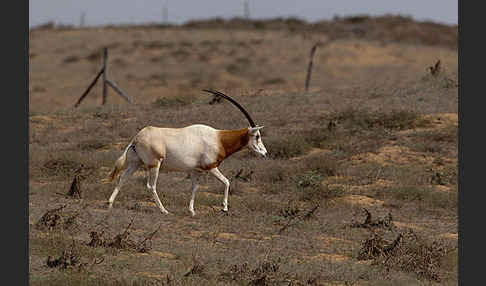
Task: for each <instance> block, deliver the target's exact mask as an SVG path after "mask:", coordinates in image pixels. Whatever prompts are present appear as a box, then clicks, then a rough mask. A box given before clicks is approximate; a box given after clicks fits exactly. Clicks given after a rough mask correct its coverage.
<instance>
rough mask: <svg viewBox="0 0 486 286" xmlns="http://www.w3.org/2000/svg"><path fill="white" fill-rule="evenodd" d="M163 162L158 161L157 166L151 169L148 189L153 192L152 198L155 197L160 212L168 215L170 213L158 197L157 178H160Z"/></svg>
mask: <svg viewBox="0 0 486 286" xmlns="http://www.w3.org/2000/svg"><path fill="white" fill-rule="evenodd" d="M161 163H162V162H161V161H160V160H159V161H157V164H156V165H155V166H154V167H152V168H150V169H149V178H148V182H147V187H148V188H149V190H151V191H152V196H153V197H154V201H155V203H156V204H157V206H158V207H159V209H160V211H161V212H162V213H163V214H168V213H169V212H168V211H167V210H166V209H165V208H164V206H163V205H162V203H161V202H160V199H159V196H158V195H157V178H158V177H159V170H160V165H161Z"/></svg>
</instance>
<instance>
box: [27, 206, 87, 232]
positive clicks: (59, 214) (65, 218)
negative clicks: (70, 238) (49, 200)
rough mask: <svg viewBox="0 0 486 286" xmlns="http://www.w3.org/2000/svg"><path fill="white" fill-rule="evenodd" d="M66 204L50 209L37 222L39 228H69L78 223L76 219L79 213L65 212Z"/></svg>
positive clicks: (36, 225)
mask: <svg viewBox="0 0 486 286" xmlns="http://www.w3.org/2000/svg"><path fill="white" fill-rule="evenodd" d="M65 207H66V205H63V206H60V207H58V208H54V209H50V210H48V211H47V212H45V213H44V215H43V216H42V217H41V218H40V219H39V220H38V221H37V222H36V224H35V227H36V228H37V229H39V230H49V231H51V230H57V229H63V230H69V229H72V228H74V227H76V226H77V225H78V223H77V221H76V219H77V217H78V216H79V213H72V212H63V209H64V208H65Z"/></svg>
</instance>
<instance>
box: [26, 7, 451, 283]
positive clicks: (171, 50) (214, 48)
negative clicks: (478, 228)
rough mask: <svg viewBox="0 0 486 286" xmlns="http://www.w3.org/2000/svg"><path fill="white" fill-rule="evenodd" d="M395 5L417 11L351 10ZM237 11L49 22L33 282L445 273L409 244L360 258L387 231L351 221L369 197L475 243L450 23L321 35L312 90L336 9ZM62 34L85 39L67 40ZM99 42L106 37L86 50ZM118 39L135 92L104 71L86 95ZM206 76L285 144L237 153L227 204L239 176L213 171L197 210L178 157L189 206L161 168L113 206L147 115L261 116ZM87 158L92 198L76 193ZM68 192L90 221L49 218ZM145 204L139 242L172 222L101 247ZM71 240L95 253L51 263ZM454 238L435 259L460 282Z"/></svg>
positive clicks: (37, 128) (39, 63) (36, 156)
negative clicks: (99, 22)
mask: <svg viewBox="0 0 486 286" xmlns="http://www.w3.org/2000/svg"><path fill="white" fill-rule="evenodd" d="M392 20H393V21H392ZM395 20H397V21H398V20H400V19H393V18H392V19H388V20H387V21H391V22H387V21H384V20H383V19H375V20H373V19H371V18H368V17H364V18H359V17H358V18H353V19H339V20H338V22H337V23H338V24H335V25H341V24H342V25H351V26H353V25H357V24H359V23H361V24H363V23H365V24H366V25H384V26H383V27H386V26H387V25H392V22H393V23H395V22H394V21H395ZM221 21H222V22H224V20H221ZM221 21H214V23H213V22H211V21H208V22H207V23H205V25H209V26H210V25H216V24H218V25H219V24H220V22H221ZM383 21H384V22H383ZM400 21H402V22H400ZM400 21H399V22H400V23H402V24H403V23H407V25H414V24H411V23H408V20H407V19H401V20H400ZM403 21H404V22H403ZM339 23H340V24H339ZM230 24H231V25H236V26H238V25H241V27H246V28H244V29H237V30H233V31H232V32H231V33H228V31H225V30H223V29H212V28H208V27H209V26H207V27H206V26H205V27H206V28H201V27H200V25H201V23H188V24H187V25H186V26H185V27H182V28H181V27H179V28H177V27H139V28H137V27H127V28H126V29H119V28H116V27H113V28H106V29H104V30H102V31H98V30H96V29H83V30H69V29H65V30H49V29H47V30H36V31H33V32H32V33H31V41H30V42H31V43H32V44H33V47H32V48H31V51H29V53H30V54H32V55H35V57H34V56H32V57H31V58H30V65H29V68H30V81H29V84H30V86H31V93H30V105H29V107H30V115H29V120H30V128H29V132H30V136H29V139H30V140H29V141H30V143H29V150H30V154H29V176H30V182H29V185H30V189H29V203H30V206H29V222H30V232H29V242H30V243H29V250H30V262H29V270H30V271H29V273H30V284H32V285H66V283H69V284H70V285H242V284H243V285H248V284H249V285H279V284H278V283H284V284H285V283H286V284H290V285H328V284H336V285H339V284H341V285H391V284H393V285H411V284H421V283H422V284H423V283H429V280H432V281H433V280H434V277H435V276H434V277H432V276H430V277H427V276H423V275H420V274H417V273H415V272H414V271H413V269H412V271H410V269H404V268H400V267H395V266H396V265H398V264H399V263H398V262H399V261H398V260H397V261H395V262H397V263H395V266H394V265H391V264H390V265H389V266H390V267H388V268H387V269H388V270H386V269H385V270H386V271H385V270H384V268H383V266H380V265H376V264H372V263H367V262H362V261H359V260H358V259H357V254H358V253H359V250H360V248H361V246H362V242H363V241H364V240H366V239H367V238H369V232H368V230H367V229H364V228H352V227H349V225H350V224H351V222H352V220H353V217H354V216H355V214H356V213H357V212H359V211H360V210H361V209H362V208H363V207H366V208H367V209H369V210H370V211H371V212H373V214H375V213H377V214H379V215H378V216H381V214H386V213H392V215H393V222H394V223H395V226H394V227H396V228H397V229H398V230H400V231H404V230H405V229H404V226H409V227H410V228H413V229H414V231H416V232H417V233H419V234H420V236H421V237H423V238H424V241H425V240H426V241H427V243H422V244H417V245H413V244H410V247H408V246H407V247H408V248H404V249H405V250H406V251H405V252H404V253H405V254H406V255H413V256H414V257H416V258H420V255H421V254H420V253H422V252H421V249H422V248H421V247H422V246H423V245H429V244H428V241H429V240H428V239H430V238H435V237H437V236H439V235H445V237H449V238H447V239H449V243H450V244H447V250H448V251H449V248H451V249H453V246H454V244H456V243H457V239H454V238H453V237H454V236H453V235H454V234H457V211H456V210H457V192H458V189H457V117H455V118H454V117H451V116H445V115H443V114H451V113H452V114H453V113H457V86H456V85H455V84H454V83H455V82H457V80H456V79H457V52H456V51H454V50H453V49H452V50H451V49H450V48H444V47H442V46H440V45H441V43H448V40H447V37H446V36H440V37H439V36H436V37H435V38H433V39H430V40H427V41H431V42H429V43H428V44H427V45H422V44H420V43H419V42H418V43H417V42H416V43H415V44H410V39H411V38H410V34H407V35H405V34H404V35H392V34H388V33H387V34H385V35H384V37H385V38H384V39H383V43H379V42H376V41H373V40H376V37H377V34H375V32H370V33H371V34H368V35H364V36H363V37H364V38H363V37H362V38H361V39H356V38H352V37H349V38H348V36H350V35H349V34H346V35H347V36H346V39H337V40H336V41H334V42H332V43H330V44H329V45H328V46H326V47H325V48H322V49H321V48H319V49H318V50H317V53H316V57H315V59H314V65H315V66H314V70H313V79H312V81H311V88H310V90H309V93H306V94H304V92H303V82H304V77H305V67H306V63H307V57H308V49H303V48H302V47H303V43H304V45H306V44H307V45H308V48H309V49H310V47H311V46H312V45H313V43H314V42H315V39H317V38H320V37H321V36H325V35H330V34H326V32H325V31H329V30H328V29H327V28H326V27H327V26H326V25H327V24H326V23H321V25H320V26H319V25H317V26H316V27H315V30H308V31H306V34H305V35H304V34H303V31H302V30H301V28H302V24H303V23H301V22H300V21H298V19H295V20H288V21H284V20H279V21H274V22H265V21H255V22H253V23H252V24H251V28H248V27H247V25H248V23H246V22H245V21H243V22H238V21H236V22H231V23H230ZM395 24H396V23H395ZM395 24H393V25H392V27H396V26H394V25H395ZM427 25H428V24H427ZM277 26H278V27H280V28H278V29H274V28H276V27H277ZM282 27H286V28H285V29H282ZM342 27H344V26H342ZM374 27H375V26H374ZM407 27H409V28H410V27H411V26H407ZM388 28H390V27H388ZM388 28H387V29H388ZM429 28H430V27H429ZM435 28H437V29H438V28H439V27H434V29H435ZM321 29H323V30H321ZM375 29H376V27H375ZM382 29H385V28H382ZM407 29H408V28H407ZM374 31H377V30H374ZM406 31H408V32H407V33H411V32H410V30H406ZM74 35H75V37H74ZM120 39H124V40H123V41H121V40H120ZM157 39H165V40H163V41H162V40H157ZM420 39H422V38H420ZM60 41H62V42H63V43H69V46H70V48H69V49H67V48H58V49H57V50H56V49H54V50H52V49H51V47H54V46H55V47H58V46H59V43H60ZM86 41H89V42H92V43H96V45H98V47H90V48H89V49H85V44H83V43H85V42H86ZM397 41H398V42H397ZM421 41H425V39H422V40H421ZM107 45H109V46H110V51H112V52H111V53H110V59H113V69H111V70H110V76H111V77H112V78H113V80H114V81H116V82H117V83H118V84H119V85H121V87H122V88H123V89H124V90H125V91H126V92H127V93H128V94H129V95H130V96H131V97H133V98H134V100H135V103H134V104H132V105H128V104H126V103H125V102H124V101H122V99H121V98H118V97H117V96H116V95H115V94H114V93H113V94H112V93H111V92H110V95H109V98H108V104H107V105H105V106H99V104H100V101H101V98H100V93H101V92H100V90H101V89H99V90H98V89H97V88H94V89H93V90H92V91H91V93H92V94H90V95H89V96H88V97H87V98H86V100H85V101H84V102H83V103H82V105H81V106H80V107H79V108H77V109H72V104H73V103H74V101H75V100H76V99H77V98H78V96H79V95H80V92H81V91H82V90H84V88H86V85H87V84H88V83H89V80H90V77H91V76H92V74H93V73H95V72H96V71H97V70H98V69H99V66H100V61H101V58H100V56H101V52H100V51H101V47H102V46H107ZM431 45H432V46H431ZM434 45H436V46H434ZM437 45H438V46H437ZM447 45H449V44H447ZM376 55H381V56H380V57H379V58H377V57H376ZM437 57H440V58H441V65H442V66H441V67H442V68H441V71H440V73H439V74H438V76H431V75H430V74H429V72H428V71H427V67H428V66H430V65H433V64H434V62H435V60H436V58H437ZM154 59H156V60H154ZM117 60H118V61H117ZM116 63H123V65H124V67H123V68H118V67H115V65H116ZM59 82H62V84H60V83H59ZM203 88H214V89H217V90H221V91H223V92H225V93H228V94H230V95H232V96H234V97H236V98H237V100H238V101H239V102H241V104H243V105H244V106H245V107H246V108H247V109H248V110H249V111H250V113H251V115H252V117H253V118H254V119H255V121H256V122H257V123H258V124H261V125H264V126H265V128H264V129H263V130H262V136H263V140H264V143H265V145H266V147H267V149H268V151H269V155H270V156H269V158H267V159H265V160H263V159H261V158H258V157H257V156H256V155H254V154H253V153H252V152H251V151H249V150H247V149H245V150H243V151H241V152H239V153H236V154H234V155H233V156H232V157H231V158H229V159H228V160H226V161H225V162H224V163H223V164H222V166H221V167H220V169H221V171H222V173H223V174H225V175H226V176H227V177H228V178H229V179H230V180H231V182H232V185H231V190H230V198H229V205H230V212H229V213H228V214H224V213H222V212H220V209H221V203H222V197H223V186H222V184H221V183H220V182H218V181H217V180H215V179H214V178H212V177H210V176H206V177H203V179H202V187H201V190H200V191H199V193H198V194H197V196H196V202H195V210H196V213H197V215H196V217H194V218H192V217H191V216H190V215H189V212H188V210H187V207H188V203H189V198H190V192H189V189H190V182H189V180H187V178H186V176H185V175H184V174H177V173H176V174H161V175H160V176H159V183H158V192H159V196H160V197H161V200H162V201H163V203H164V205H165V206H166V208H167V209H168V210H169V211H170V212H171V213H172V214H171V215H168V216H161V215H160V213H159V212H158V211H157V209H156V206H155V205H154V204H153V200H152V197H151V194H150V193H149V192H148V191H147V189H146V187H145V183H146V179H145V176H146V174H145V172H144V171H138V172H136V173H135V175H134V177H133V178H132V179H131V180H129V181H128V182H127V183H126V184H125V185H124V186H123V188H122V190H121V192H120V194H119V195H118V197H117V200H116V201H115V205H114V209H113V210H112V211H110V212H108V211H107V209H106V203H105V202H106V200H107V199H108V197H109V195H110V194H111V192H112V188H113V185H105V184H101V183H100V180H101V179H102V178H103V177H105V176H106V174H107V173H108V172H109V169H110V168H111V167H112V165H113V163H114V161H115V160H116V158H117V157H118V156H119V155H120V153H121V152H122V150H123V149H124V147H125V146H126V144H128V142H129V141H130V139H131V137H132V136H133V135H135V134H136V132H137V131H139V130H140V129H141V128H143V127H144V126H146V125H153V126H167V127H182V126H185V125H189V124H192V123H203V124H209V125H212V126H214V127H216V128H219V129H231V128H241V127H242V126H245V125H246V123H245V120H244V117H243V116H242V115H241V114H240V113H239V112H238V111H237V110H236V109H234V107H233V106H231V105H230V104H229V103H227V102H222V103H214V104H210V102H211V97H210V96H208V95H206V94H204V93H203V92H201V91H200V90H201V89H203ZM81 164H83V166H84V170H85V171H84V173H83V174H84V175H83V177H82V181H81V188H82V193H83V197H82V199H79V198H73V197H69V196H66V193H67V192H68V190H69V187H70V184H71V182H72V180H73V176H74V173H75V171H76V170H77V169H78V168H79V166H80V165H81ZM358 199H359V200H358ZM63 205H65V206H66V207H65V211H66V214H76V216H75V222H76V223H75V226H76V227H74V228H64V227H62V225H64V224H63V223H62V222H64V220H63V219H62V218H58V222H59V223H60V226H61V227H57V228H56V227H52V228H49V227H48V228H36V227H35V224H36V222H38V221H39V219H41V218H42V216H43V215H44V214H45V213H46V212H47V211H48V210H52V209H55V208H58V207H60V206H63ZM63 210H64V209H63ZM66 219H67V220H69V215H68V216H67V217H66ZM71 220H73V219H71ZM132 220H133V223H132V224H131V227H130V228H129V236H126V237H125V238H130V240H131V241H135V242H137V241H141V240H143V238H144V237H146V236H147V235H148V234H149V233H151V232H153V231H154V230H155V229H156V227H157V226H159V225H161V228H160V230H159V231H158V232H157V233H155V234H154V236H153V239H152V240H151V242H150V251H149V252H147V253H139V252H137V251H134V250H133V249H114V248H113V247H104V246H103V244H100V245H99V247H90V246H89V243H90V241H91V240H92V237H91V236H90V233H92V232H93V231H94V232H96V233H97V234H100V233H101V232H102V231H104V233H105V234H104V235H105V236H104V238H105V240H106V239H108V240H109V239H113V238H114V237H116V235H117V234H123V233H124V231H125V230H126V226H127V225H129V224H130V223H131V221H132ZM50 222H52V220H51V221H50ZM451 234H452V238H450V237H451ZM456 237H457V236H456ZM383 239H385V240H387V241H390V240H392V239H393V237H384V238H383ZM409 250H410V251H409ZM68 251H71V252H69V253H71V254H75V255H76V257H77V258H78V259H77V260H75V262H76V263H74V264H73V267H66V269H63V270H60V269H59V268H58V267H52V268H51V267H49V266H48V265H47V264H46V261H47V259H48V257H49V256H50V257H51V260H50V261H51V264H52V261H55V259H57V258H60V257H62V255H63V253H64V254H66V253H68ZM407 253H408V254H407ZM453 253H454V250H452V251H451V252H447V254H445V255H444V256H442V257H440V259H439V258H437V259H436V260H434V267H436V268H434V273H438V275H440V279H441V283H442V284H444V285H455V283H457V279H456V278H457V276H456V274H455V273H456V272H457V260H454V258H455V257H454V255H453ZM403 257H405V256H403ZM423 257H425V256H423ZM101 259H102V262H100V261H101ZM434 259H435V258H434ZM61 260H62V259H61ZM59 261H60V260H59ZM417 261H418V260H417ZM71 262H72V261H71ZM77 262H79V263H77ZM94 262H99V263H94ZM389 262H390V263H393V261H389ZM79 265H83V267H79ZM384 273H385V274H384Z"/></svg>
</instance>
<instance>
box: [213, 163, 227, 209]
mask: <svg viewBox="0 0 486 286" xmlns="http://www.w3.org/2000/svg"><path fill="white" fill-rule="evenodd" d="M209 172H210V173H211V174H212V175H214V176H215V177H216V178H218V180H220V181H221V182H222V183H223V184H224V198H223V211H224V212H227V211H228V192H229V186H230V183H229V180H228V179H226V177H225V176H223V174H221V172H220V171H219V169H218V168H213V169H211V170H209Z"/></svg>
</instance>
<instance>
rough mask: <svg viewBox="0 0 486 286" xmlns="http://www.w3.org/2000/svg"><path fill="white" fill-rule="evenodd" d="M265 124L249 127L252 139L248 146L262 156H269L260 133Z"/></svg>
mask: <svg viewBox="0 0 486 286" xmlns="http://www.w3.org/2000/svg"><path fill="white" fill-rule="evenodd" d="M262 128H263V126H255V127H249V128H248V134H249V135H250V140H249V141H248V147H249V148H250V149H252V150H253V151H255V152H257V153H258V154H260V155H261V156H262V157H265V156H267V148H265V145H263V142H262V135H261V134H260V129H262Z"/></svg>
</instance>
